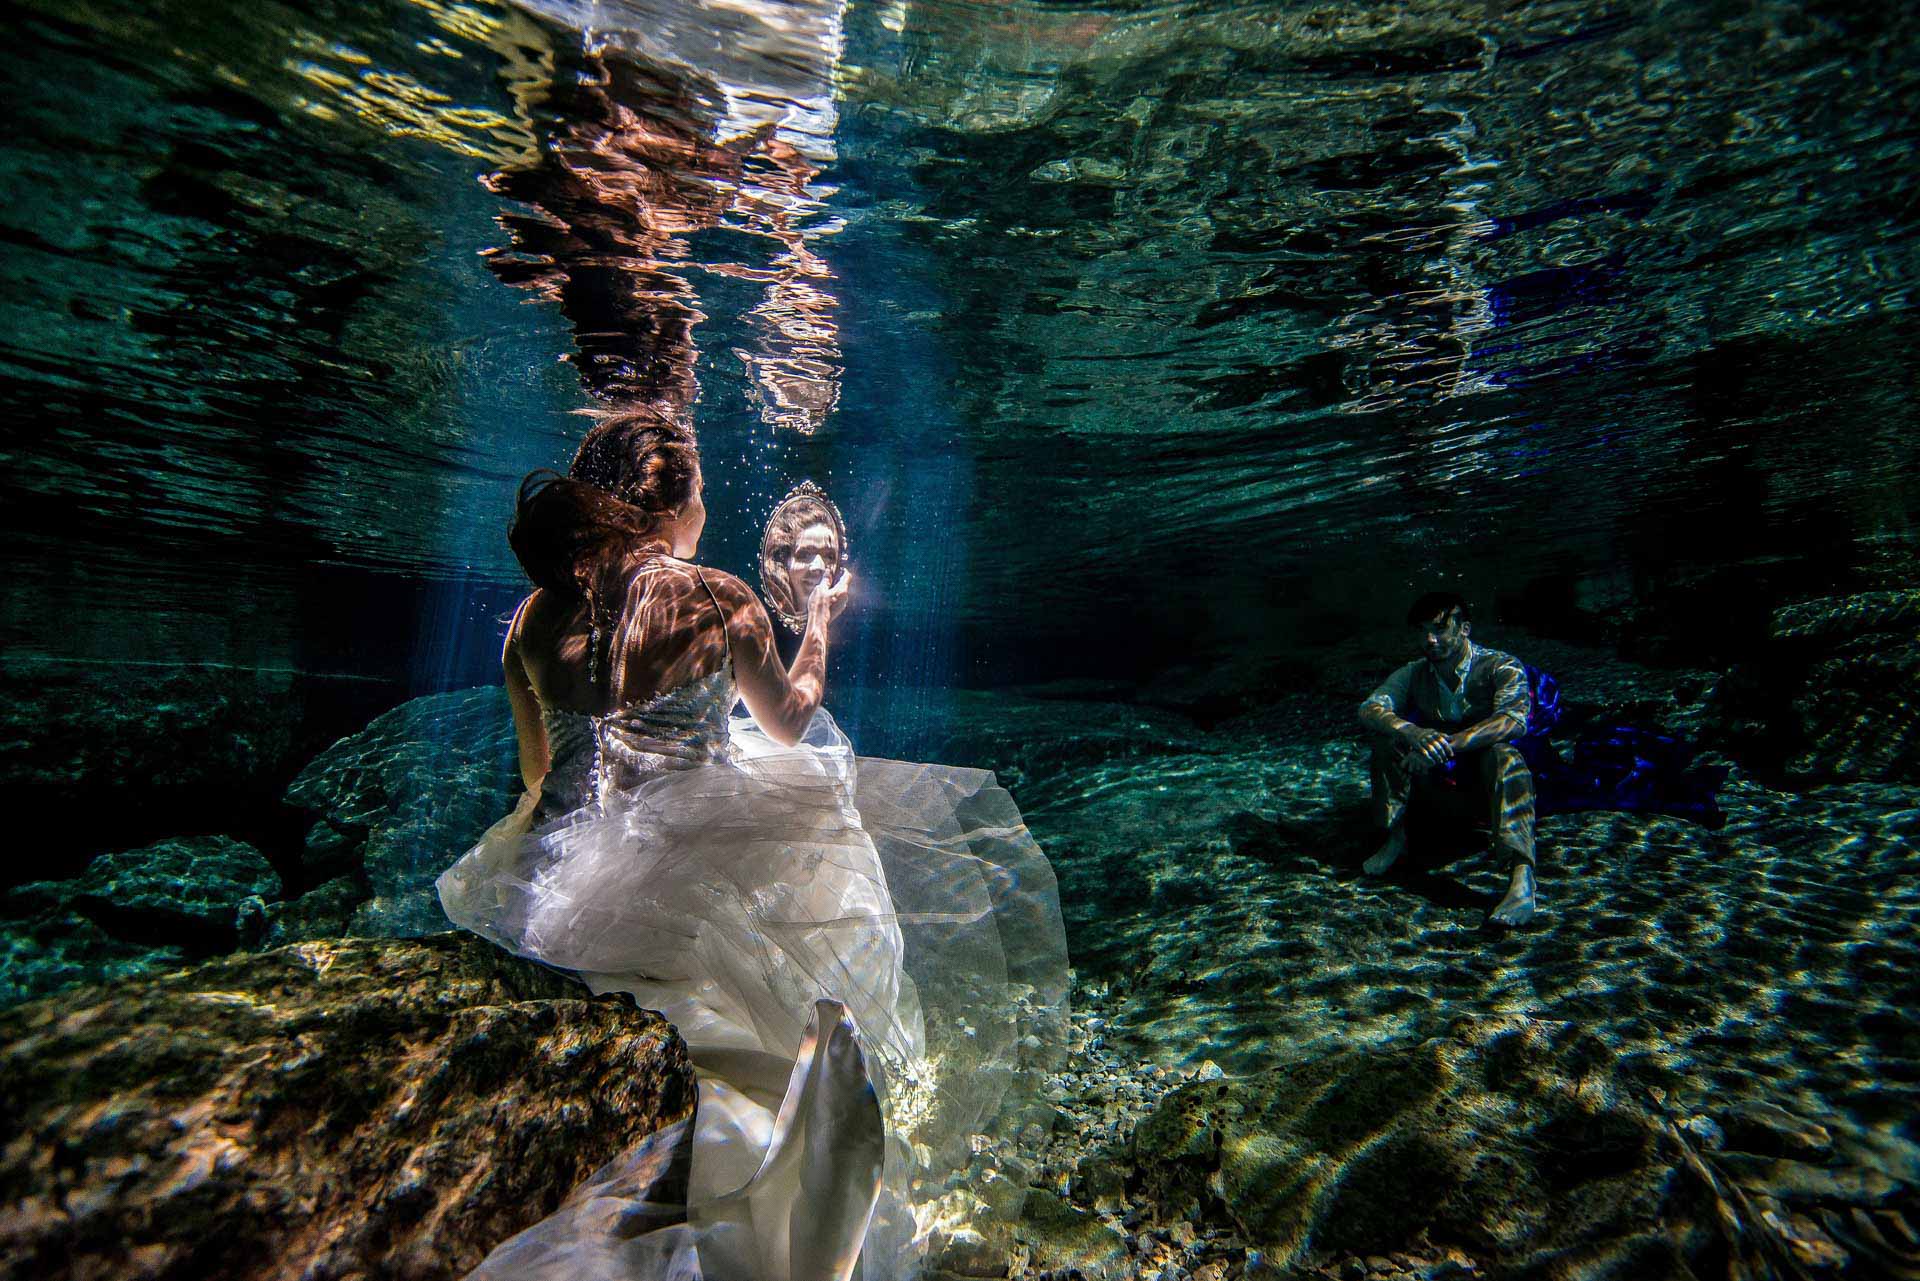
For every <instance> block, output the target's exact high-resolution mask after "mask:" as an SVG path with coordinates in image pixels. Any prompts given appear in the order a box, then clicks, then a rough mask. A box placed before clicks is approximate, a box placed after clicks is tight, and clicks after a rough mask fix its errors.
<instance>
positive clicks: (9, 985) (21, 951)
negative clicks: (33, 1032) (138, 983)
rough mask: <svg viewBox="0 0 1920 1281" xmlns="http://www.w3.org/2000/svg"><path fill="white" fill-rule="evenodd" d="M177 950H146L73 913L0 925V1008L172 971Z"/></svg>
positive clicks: (179, 959)
mask: <svg viewBox="0 0 1920 1281" xmlns="http://www.w3.org/2000/svg"><path fill="white" fill-rule="evenodd" d="M185 957H186V954H185V952H183V951H182V950H181V949H180V948H178V947H144V946H142V945H140V944H138V943H128V942H126V941H125V940H123V939H116V938H113V937H112V936H110V935H109V934H108V933H107V932H106V931H105V930H103V929H101V928H100V927H99V926H98V925H95V924H94V923H93V922H92V921H90V920H88V919H87V918H86V917H84V916H81V915H79V914H78V913H74V912H60V911H54V912H46V913H42V914H40V915H38V916H36V917H34V919H32V920H27V921H5V922H0V1009H5V1008H6V1007H8V1006H13V1005H18V1004H19V1003H20V1002H22V1001H31V1000H35V999H36V998H39V997H43V996H49V995H51V994H53V993H55V992H58V991H60V990H61V989H63V988H69V987H73V986H74V985H76V984H80V983H119V982H121V981H123V980H126V979H131V978H137V977H139V976H140V975H143V974H150V973H152V972H153V971H155V970H167V969H173V968H176V967H178V966H180V965H182V964H184V963H185Z"/></svg>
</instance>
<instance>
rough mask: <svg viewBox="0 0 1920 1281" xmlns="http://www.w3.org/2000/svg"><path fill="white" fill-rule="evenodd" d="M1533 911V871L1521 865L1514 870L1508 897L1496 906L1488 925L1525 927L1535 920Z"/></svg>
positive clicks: (1490, 915)
mask: <svg viewBox="0 0 1920 1281" xmlns="http://www.w3.org/2000/svg"><path fill="white" fill-rule="evenodd" d="M1533 909H1534V894H1533V869H1532V868H1531V867H1529V866H1527V865H1526V864H1525V863H1520V864H1517V865H1516V866H1515V867H1514V869H1513V879H1512V880H1510V881H1508V882H1507V896H1506V897H1505V898H1503V899H1501V900H1500V901H1499V903H1497V904H1495V905H1494V909H1493V911H1492V912H1491V913H1489V914H1488V916H1487V924H1489V925H1506V926H1514V925H1525V924H1526V923H1527V922H1528V921H1531V920H1532V919H1533Z"/></svg>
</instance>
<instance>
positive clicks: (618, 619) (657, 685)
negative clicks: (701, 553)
mask: <svg viewBox="0 0 1920 1281" xmlns="http://www.w3.org/2000/svg"><path fill="white" fill-rule="evenodd" d="M709 575H712V576H713V577H717V578H724V577H725V575H720V574H716V573H715V571H712V570H703V569H701V568H699V567H697V566H695V565H692V564H689V563H688V562H686V561H683V560H676V559H675V558H673V557H671V556H667V555H664V554H651V555H647V556H644V557H642V558H640V559H639V561H638V562H637V563H636V564H634V565H633V566H632V567H631V570H630V572H629V573H628V576H627V579H626V583H625V586H624V588H623V589H622V588H618V587H616V588H615V589H614V590H613V591H609V592H607V593H605V601H604V603H603V605H602V607H601V611H600V612H601V615H602V616H601V618H600V620H599V626H598V627H596V626H595V625H594V620H593V618H592V612H593V611H591V610H590V609H589V607H588V604H587V602H586V600H584V599H582V598H575V599H572V600H564V599H560V598H558V597H556V596H555V595H554V594H553V593H552V592H548V591H544V590H542V591H536V592H534V594H533V595H531V596H529V597H528V598H527V600H526V602H525V603H524V604H523V605H522V606H521V608H520V612H519V613H518V614H517V615H516V616H515V618H514V623H513V627H512V629H511V630H510V631H509V632H508V634H507V651H508V658H509V660H511V659H513V658H514V657H516V656H517V658H518V659H519V661H520V663H521V664H522V666H523V667H524V668H525V671H526V674H527V678H528V681H529V682H530V683H531V684H532V686H533V692H534V693H535V695H536V696H538V698H539V700H540V707H541V709H542V710H543V711H563V712H573V713H577V714H582V715H591V716H604V715H607V714H609V713H612V712H616V711H618V710H620V709H622V708H626V707H631V706H634V705H637V704H643V703H647V702H651V701H652V700H654V699H656V698H658V697H659V696H660V695H662V694H666V693H670V692H672V691H673V690H675V689H678V688H679V687H681V686H683V685H687V684H690V683H692V682H693V681H697V680H702V679H704V678H706V677H708V676H711V675H712V674H713V673H715V672H718V671H720V670H721V669H722V668H723V667H725V666H727V660H728V645H727V621H726V618H725V616H724V615H723V614H722V612H721V609H720V606H719V604H718V602H717V600H716V598H715V596H714V592H713V588H712V585H711V584H710V583H709V582H708V581H707V576H709Z"/></svg>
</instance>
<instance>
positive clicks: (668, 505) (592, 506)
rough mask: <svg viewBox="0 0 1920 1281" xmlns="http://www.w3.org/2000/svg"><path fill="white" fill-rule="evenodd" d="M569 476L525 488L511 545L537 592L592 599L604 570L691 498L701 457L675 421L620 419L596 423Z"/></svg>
mask: <svg viewBox="0 0 1920 1281" xmlns="http://www.w3.org/2000/svg"><path fill="white" fill-rule="evenodd" d="M568 470H569V472H570V473H571V474H570V475H567V476H562V475H560V474H559V473H557V472H553V471H548V470H544V469H543V470H541V471H536V472H533V473H531V474H530V475H528V476H527V478H526V479H525V480H523V481H521V482H520V496H519V499H518V501H517V502H516V503H515V504H514V511H513V524H512V525H511V526H509V527H508V529H507V543H508V545H509V546H511V547H512V548H513V554H514V555H515V556H516V557H517V558H518V559H519V561H520V565H521V567H522V568H523V569H525V570H526V571H527V577H528V578H531V579H532V580H533V581H534V583H535V585H536V586H538V587H540V588H542V589H544V590H546V591H550V592H553V593H554V594H555V595H558V596H560V597H561V598H563V599H574V598H580V597H585V598H587V599H589V600H594V599H596V598H597V597H598V595H599V586H600V580H601V579H602V577H603V576H604V574H603V571H604V570H605V569H607V568H610V567H612V566H614V565H616V564H617V563H618V562H620V561H621V560H623V559H624V554H625V553H626V551H627V550H628V549H629V548H631V547H632V546H633V545H634V544H635V543H637V542H639V541H640V540H642V539H644V538H646V537H647V536H648V535H650V534H652V533H654V532H655V530H657V529H658V528H659V525H660V522H661V521H662V520H663V519H664V518H665V517H666V516H667V514H668V513H670V512H672V511H674V510H676V509H677V508H680V507H682V506H685V505H686V503H687V501H688V500H689V499H691V498H692V497H693V488H694V484H695V481H696V480H697V478H698V477H699V473H700V452H699V449H698V447H697V445H696V444H695V441H694V436H693V432H692V431H691V430H689V429H688V428H686V427H684V426H682V425H681V424H679V423H677V422H674V421H673V420H671V419H668V418H663V417H660V416H658V415H656V414H650V413H645V412H640V413H626V414H617V415H615V416H613V417H610V418H605V419H602V420H601V421H600V422H598V423H597V424H595V425H594V427H593V430H591V431H589V432H588V433H587V435H586V439H584V440H582V441H581V442H580V448H579V450H578V451H576V452H575V454H574V456H573V465H572V466H571V467H570V468H569V469H568Z"/></svg>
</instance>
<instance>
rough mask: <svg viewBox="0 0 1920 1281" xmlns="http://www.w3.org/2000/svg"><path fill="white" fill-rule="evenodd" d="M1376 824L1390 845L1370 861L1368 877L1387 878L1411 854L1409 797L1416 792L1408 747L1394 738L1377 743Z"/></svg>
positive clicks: (1386, 737) (1385, 737) (1383, 737)
mask: <svg viewBox="0 0 1920 1281" xmlns="http://www.w3.org/2000/svg"><path fill="white" fill-rule="evenodd" d="M1371 772H1372V775H1373V821H1374V825H1375V826H1376V827H1378V828H1380V829H1381V831H1383V832H1385V833H1386V838H1387V839H1386V842H1385V843H1384V844H1382V845H1381V846H1380V849H1379V851H1378V852H1377V853H1375V854H1374V856H1373V857H1372V858H1370V859H1368V860H1367V862H1366V873H1367V875H1368V876H1384V875H1386V873H1387V870H1388V869H1389V868H1391V867H1392V866H1393V865H1394V864H1395V863H1397V862H1399V861H1400V856H1401V855H1402V854H1405V853H1406V852H1407V797H1408V795H1409V794H1410V793H1411V792H1412V791H1413V771H1412V770H1411V769H1409V768H1408V767H1407V752H1406V746H1405V745H1404V744H1403V743H1401V742H1400V741H1399V740H1398V739H1396V738H1394V737H1393V736H1392V735H1387V734H1380V735H1375V736H1374V740H1373V765H1372V770H1371Z"/></svg>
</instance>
